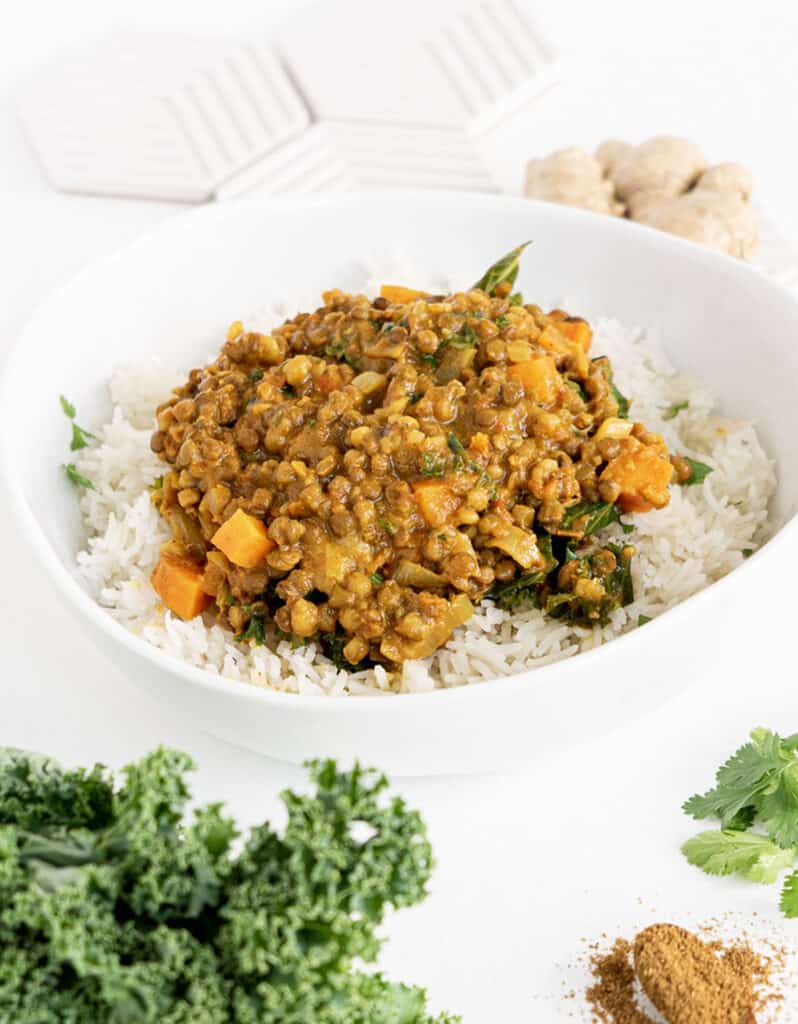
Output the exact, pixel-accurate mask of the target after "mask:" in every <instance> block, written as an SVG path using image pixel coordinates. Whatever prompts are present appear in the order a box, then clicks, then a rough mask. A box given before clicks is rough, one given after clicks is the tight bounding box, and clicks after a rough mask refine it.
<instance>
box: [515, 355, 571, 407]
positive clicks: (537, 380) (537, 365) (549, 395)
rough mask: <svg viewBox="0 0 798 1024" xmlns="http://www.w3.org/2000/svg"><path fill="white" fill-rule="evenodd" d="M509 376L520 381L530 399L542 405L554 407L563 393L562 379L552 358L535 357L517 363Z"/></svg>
mask: <svg viewBox="0 0 798 1024" xmlns="http://www.w3.org/2000/svg"><path fill="white" fill-rule="evenodd" d="M507 376H508V377H514V378H515V379H516V380H518V381H520V382H521V384H522V385H523V388H524V391H525V392H526V393H527V394H528V395H529V397H530V398H533V399H534V400H535V401H536V402H540V403H541V405H553V404H554V402H556V401H557V399H558V398H559V396H560V393H561V391H562V386H563V385H562V379H561V377H560V374H559V373H558V372H557V367H556V365H555V363H554V360H553V359H552V358H551V356H535V357H534V358H532V359H528V360H526V362H523V363H515V364H513V366H511V367H510V369H509V370H508V371H507Z"/></svg>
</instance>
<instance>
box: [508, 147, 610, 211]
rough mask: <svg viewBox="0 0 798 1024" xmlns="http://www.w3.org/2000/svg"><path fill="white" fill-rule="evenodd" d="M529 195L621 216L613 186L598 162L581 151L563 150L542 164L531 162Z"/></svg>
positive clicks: (528, 170) (540, 161)
mask: <svg viewBox="0 0 798 1024" xmlns="http://www.w3.org/2000/svg"><path fill="white" fill-rule="evenodd" d="M526 194H527V195H528V196H534V197H535V198H536V199H547V200H548V201H549V202H550V203H563V204H564V205H566V206H580V207H582V208H583V209H585V210H594V211H595V212H596V213H609V214H620V213H622V212H623V206H622V204H620V203H618V202H616V200H615V199H614V188H613V184H612V182H611V181H610V180H609V179H607V178H606V177H605V176H604V171H603V170H602V167H601V164H600V163H599V162H598V160H597V159H596V158H595V157H594V156H591V155H590V153H585V152H584V151H583V150H581V149H560V150H557V152H556V153H552V154H551V155H550V156H547V157H545V158H544V159H542V160H530V162H529V164H528V166H527V174H526Z"/></svg>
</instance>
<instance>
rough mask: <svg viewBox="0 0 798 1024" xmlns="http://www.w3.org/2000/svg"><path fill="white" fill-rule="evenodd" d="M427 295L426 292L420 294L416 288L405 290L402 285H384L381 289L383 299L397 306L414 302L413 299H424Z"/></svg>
mask: <svg viewBox="0 0 798 1024" xmlns="http://www.w3.org/2000/svg"><path fill="white" fill-rule="evenodd" d="M426 294H427V293H426V292H420V291H418V290H417V289H416V288H405V287H404V286H403V285H401V284H384V285H383V286H382V288H380V295H381V296H382V298H383V299H387V300H388V301H389V302H393V303H395V304H396V305H401V304H402V303H404V302H412V301H413V299H423V298H424V296H425V295H426Z"/></svg>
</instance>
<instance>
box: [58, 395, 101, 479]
mask: <svg viewBox="0 0 798 1024" xmlns="http://www.w3.org/2000/svg"><path fill="white" fill-rule="evenodd" d="M58 401H59V403H60V405H61V410H62V411H63V413H64V415H65V416H66V417H67V419H69V420H71V421H72V440H71V441H70V444H69V450H70V451H72V452H78V451H80V450H81V449H82V448H88V446H89V443H90V442H91V441H96V440H97V438H96V436H95V435H94V434H92V432H91V431H90V430H86V429H85V428H84V427H81V426H78V424H77V423H76V422H75V416H76V415H77V411H76V409H75V406H74V405H73V404H72V402H70V401H69V399H68V398H66V397H65V396H64V395H59V396H58ZM62 468H63V470H64V473H65V474H66V478H67V480H69V482H70V483H71V484H72V485H73V487H83V488H84V489H85V490H87V491H96V490H97V488H96V487H95V486H94V484H93V483H92V482H91V480H89V478H88V477H86V476H84V475H83V474H82V473H81V472H80V470H79V469H78V467H77V466H76V465H75V463H74V462H65V463H62Z"/></svg>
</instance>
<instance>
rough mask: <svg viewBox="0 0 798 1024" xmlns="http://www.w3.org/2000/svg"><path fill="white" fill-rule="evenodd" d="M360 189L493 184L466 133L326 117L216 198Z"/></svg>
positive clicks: (479, 187) (476, 187)
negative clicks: (362, 122) (345, 120)
mask: <svg viewBox="0 0 798 1024" xmlns="http://www.w3.org/2000/svg"><path fill="white" fill-rule="evenodd" d="M359 188H365V189H368V188H448V189H467V190H475V191H492V190H494V188H495V186H494V185H493V183H492V181H491V178H490V176H489V174H488V172H487V171H486V169H485V167H484V166H483V165H482V162H481V160H480V158H479V155H478V153H477V151H476V149H475V147H474V145H473V142H472V140H471V139H469V138H468V137H467V136H466V135H465V134H464V133H463V132H460V131H457V130H446V129H435V128H407V127H402V126H396V125H389V124H355V123H348V122H340V121H327V122H323V123H321V124H318V125H314V126H313V127H312V128H311V129H310V130H309V131H307V132H305V133H304V134H303V135H302V136H300V137H299V138H298V139H295V140H293V141H291V142H289V143H287V144H286V145H284V146H282V147H281V148H280V149H278V150H276V151H275V152H273V153H270V154H269V155H268V156H266V157H264V158H263V159H262V160H260V161H258V162H257V163H256V164H254V165H252V166H251V167H249V168H247V169H246V170H245V171H242V172H241V174H238V175H236V176H235V177H234V178H232V179H230V181H228V182H226V183H225V184H224V185H222V186H220V187H219V188H218V189H217V191H216V197H217V198H218V199H228V198H230V197H232V196H238V195H275V194H279V193H282V192H294V193H297V192H323V191H332V190H336V191H348V190H351V189H359Z"/></svg>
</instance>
